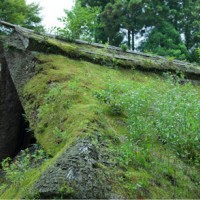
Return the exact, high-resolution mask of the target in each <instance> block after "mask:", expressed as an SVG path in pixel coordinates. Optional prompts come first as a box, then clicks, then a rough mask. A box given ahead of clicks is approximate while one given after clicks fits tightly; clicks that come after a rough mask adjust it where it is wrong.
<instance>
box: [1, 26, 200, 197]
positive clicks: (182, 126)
mask: <svg viewBox="0 0 200 200" xmlns="http://www.w3.org/2000/svg"><path fill="white" fill-rule="evenodd" d="M22 30H23V29H22ZM20 31H21V29H20ZM13 40H14V41H15V42H13ZM20 45H21V46H20ZM4 46H5V47H6V50H7V53H6V55H7V54H9V55H11V56H9V57H8V56H7V60H8V58H9V59H10V62H8V64H9V67H10V68H9V70H10V71H11V76H12V78H13V79H14V80H13V82H14V84H15V86H16V89H17V91H18V94H19V97H20V100H21V102H22V105H23V108H24V110H25V113H26V116H25V118H26V120H28V121H29V123H30V129H31V130H29V131H30V132H33V133H34V137H35V138H36V141H37V144H35V145H32V146H31V147H30V148H29V149H27V150H23V151H21V152H20V153H19V154H18V156H16V157H15V158H14V159H13V160H10V159H5V160H4V161H3V162H2V168H3V170H1V171H0V184H1V185H0V199H22V198H27V199H29V198H30V199H55V198H59V199H63V198H64V199H66V198H72V199H79V198H82V199H119V198H134V199H136V198H137V199H140V198H142V199H143V198H148V199H151V198H153V199H156V198H188V199H189V198H194V199H198V198H200V191H199V187H200V173H199V169H200V168H199V166H200V145H199V144H200V142H199V141H200V134H199V133H200V131H199V130H200V123H199V119H200V92H199V91H200V88H199V86H198V85H197V86H193V85H192V84H191V83H190V82H189V81H185V80H184V81H183V77H182V76H183V75H185V76H186V77H187V78H190V77H192V78H194V77H195V80H198V79H199V74H200V73H199V72H200V71H199V68H198V67H197V66H196V67H194V66H193V65H191V66H190V65H187V63H182V62H180V63H181V64H180V63H179V61H173V62H172V61H170V62H168V63H167V65H165V64H166V60H165V59H164V58H160V59H162V60H165V61H164V63H165V64H164V63H161V62H157V61H156V58H155V59H154V61H150V60H151V58H150V60H149V59H148V58H146V59H145V57H143V59H142V58H141V56H139V55H138V56H136V55H135V56H133V55H132V56H131V55H129V54H127V53H119V52H118V50H116V51H111V49H106V48H105V49H101V48H100V49H98V48H96V47H93V46H90V45H86V44H81V45H79V44H77V43H76V44H75V43H67V42H62V41H58V40H56V39H53V38H48V37H46V36H41V35H37V34H34V33H31V32H27V31H22V33H21V34H20V33H19V31H18V32H17V33H16V32H15V33H14V34H13V36H11V38H10V39H9V40H8V41H7V42H6V43H5V45H4ZM19 46H20V49H19ZM16 49H17V51H16V52H17V54H14V53H13V52H15V51H14V50H16ZM16 52H15V53H16ZM117 52H118V53H117ZM12 53H13V54H12ZM108 54H109V55H108ZM12 55H15V56H12ZM16 55H17V56H16ZM19 55H21V57H20V56H19ZM27 56H28V58H29V59H26V58H27ZM129 56H130V57H129ZM12 57H13V58H12ZM122 57H123V58H122ZM16 58H18V61H17V63H14V59H16ZM23 58H24V59H23ZM136 58H139V60H140V61H141V62H138V59H136ZM31 60H32V61H34V62H31ZM26 62H27V63H26ZM28 62H31V64H30V65H29V63H28ZM19 63H20V64H19ZM156 63H157V65H156ZM173 63H178V64H177V65H176V64H173ZM18 65H20V66H18ZM175 65H176V66H175ZM21 66H22V67H21ZM23 66H24V68H23ZM27 66H31V67H30V69H27V68H29V67H27ZM149 66H150V69H151V70H149ZM181 66H182V67H183V68H182V67H181ZM18 67H19V68H18ZM122 67H123V68H122ZM23 69H25V70H23ZM137 69H140V71H138V70H137ZM144 69H148V70H145V71H142V70H144ZM152 69H153V70H152ZM29 70H30V71H31V76H30V77H29V76H28V75H30V73H29ZM16 71H17V73H16ZM33 71H34V72H33ZM158 71H159V73H157V72H158ZM166 71H170V72H176V71H178V75H179V76H177V75H176V74H171V73H168V72H167V73H163V72H166ZM180 72H182V74H181V76H180ZM16 74H17V76H15V75H16ZM20 75H21V76H22V77H23V81H21V80H20ZM26 75H27V76H26ZM15 77H17V78H15ZM180 83H181V84H180Z"/></svg>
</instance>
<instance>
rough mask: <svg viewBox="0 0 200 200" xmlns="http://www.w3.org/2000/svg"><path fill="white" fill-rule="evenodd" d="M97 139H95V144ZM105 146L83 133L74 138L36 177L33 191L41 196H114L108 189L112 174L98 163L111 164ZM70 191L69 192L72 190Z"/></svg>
mask: <svg viewBox="0 0 200 200" xmlns="http://www.w3.org/2000/svg"><path fill="white" fill-rule="evenodd" d="M100 140H101V139H98V142H99V144H101V142H100ZM112 165H113V166H114V164H113V163H112V162H110V159H109V156H108V154H107V153H106V151H105V146H104V147H103V146H102V148H101V145H98V146H96V145H94V144H93V142H92V139H91V138H90V137H87V138H85V139H82V140H79V141H77V142H76V143H75V144H74V145H73V146H71V147H70V148H69V149H67V150H66V151H65V152H64V153H63V154H62V156H61V157H60V158H59V159H58V160H57V161H56V163H55V164H54V165H53V166H51V167H50V168H49V169H48V170H47V171H46V172H45V173H44V174H43V175H42V176H41V178H40V180H39V181H38V182H37V184H36V186H35V191H36V192H37V193H39V194H40V197H41V198H53V197H60V196H61V191H62V188H63V187H64V186H65V185H67V186H68V187H69V188H70V190H69V189H68V190H67V189H66V190H65V193H62V195H63V198H78V199H79V198H82V199H108V198H113V197H117V195H115V194H114V193H113V192H112V184H111V183H112V181H113V178H114V177H113V175H111V174H109V171H107V170H105V168H104V167H102V166H105V167H106V166H107V167H112ZM72 191H73V192H72Z"/></svg>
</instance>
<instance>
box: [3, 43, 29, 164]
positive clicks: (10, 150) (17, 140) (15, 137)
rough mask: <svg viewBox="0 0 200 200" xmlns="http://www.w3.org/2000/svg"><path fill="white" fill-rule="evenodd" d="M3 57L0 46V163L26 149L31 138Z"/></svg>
mask: <svg viewBox="0 0 200 200" xmlns="http://www.w3.org/2000/svg"><path fill="white" fill-rule="evenodd" d="M3 55H4V54H3V47H2V46H1V45H0V161H1V160H2V159H4V158H6V157H13V156H15V155H16V154H17V153H18V152H19V151H20V150H21V149H25V148H26V147H28V145H29V144H30V142H31V137H32V136H31V135H32V134H31V133H30V132H27V129H28V127H29V123H28V122H27V121H25V119H24V117H23V114H24V109H23V107H22V105H21V102H20V100H19V96H18V94H17V90H16V88H15V85H14V83H13V81H12V78H11V75H10V72H9V69H8V65H7V62H6V59H5V58H4V56H3Z"/></svg>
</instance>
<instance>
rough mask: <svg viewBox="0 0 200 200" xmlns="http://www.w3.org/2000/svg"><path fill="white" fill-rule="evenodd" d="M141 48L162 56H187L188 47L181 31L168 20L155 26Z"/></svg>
mask: <svg viewBox="0 0 200 200" xmlns="http://www.w3.org/2000/svg"><path fill="white" fill-rule="evenodd" d="M140 50H142V51H146V52H151V53H155V54H158V55H161V56H170V57H175V58H179V59H186V58H187V48H186V46H185V45H184V43H183V42H182V41H181V38H180V34H179V32H178V31H176V29H175V28H174V26H173V25H171V24H170V23H168V22H164V23H163V24H161V25H160V26H157V27H155V28H153V29H152V31H151V32H150V33H149V35H148V37H147V39H146V40H145V41H143V42H142V44H141V46H140Z"/></svg>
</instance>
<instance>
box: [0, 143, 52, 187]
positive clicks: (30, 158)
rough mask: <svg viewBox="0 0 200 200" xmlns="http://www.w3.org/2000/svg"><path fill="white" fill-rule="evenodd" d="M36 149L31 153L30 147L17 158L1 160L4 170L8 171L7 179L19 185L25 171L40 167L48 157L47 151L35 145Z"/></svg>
mask: <svg viewBox="0 0 200 200" xmlns="http://www.w3.org/2000/svg"><path fill="white" fill-rule="evenodd" d="M35 148H36V150H35V151H34V152H33V153H31V152H30V151H29V149H26V150H22V151H21V152H20V154H19V156H17V158H16V159H15V160H12V159H11V158H9V157H8V158H6V159H4V160H3V161H2V162H1V166H2V169H3V171H4V172H5V173H6V179H7V180H8V181H9V182H11V183H13V184H15V185H17V184H20V182H21V181H22V180H23V179H24V176H23V175H24V173H25V172H26V171H27V170H28V169H29V168H30V167H38V166H39V165H40V164H41V163H42V162H43V161H44V160H46V159H47V158H48V156H47V155H46V153H45V152H44V151H43V150H42V149H40V148H38V147H37V146H35Z"/></svg>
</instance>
